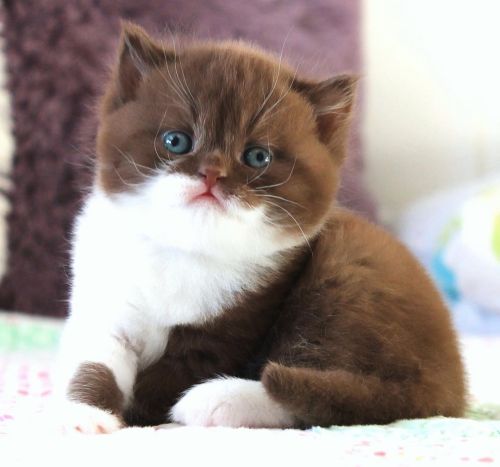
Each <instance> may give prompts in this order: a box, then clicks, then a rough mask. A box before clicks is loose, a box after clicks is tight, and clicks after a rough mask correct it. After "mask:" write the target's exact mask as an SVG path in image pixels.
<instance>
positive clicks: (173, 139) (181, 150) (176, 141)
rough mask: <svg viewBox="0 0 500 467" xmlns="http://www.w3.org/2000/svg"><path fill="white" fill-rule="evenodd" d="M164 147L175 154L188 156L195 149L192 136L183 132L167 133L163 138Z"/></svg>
mask: <svg viewBox="0 0 500 467" xmlns="http://www.w3.org/2000/svg"><path fill="white" fill-rule="evenodd" d="M161 140H162V142H163V146H164V147H165V149H166V150H167V151H170V152H172V153H174V154H187V153H188V152H191V150H192V149H193V140H192V139H191V136H189V135H188V134H186V133H184V132H183V131H176V130H174V131H166V132H165V133H163V135H162V136H161Z"/></svg>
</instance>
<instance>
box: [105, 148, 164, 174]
mask: <svg viewBox="0 0 500 467" xmlns="http://www.w3.org/2000/svg"><path fill="white" fill-rule="evenodd" d="M113 147H114V148H115V149H116V150H117V151H118V152H119V153H120V154H121V155H122V156H123V157H124V158H125V159H126V160H127V161H128V162H130V163H131V164H132V165H133V166H134V168H135V170H136V171H137V173H139V174H140V175H142V176H144V177H147V176H148V175H147V174H145V173H143V172H141V171H140V170H139V167H142V168H143V169H145V170H148V171H150V172H152V173H156V171H157V167H155V168H152V167H148V166H146V165H142V164H138V163H137V162H136V161H135V160H134V159H133V158H132V157H131V156H130V155H129V154H127V153H126V152H124V151H122V150H121V149H120V148H119V147H118V146H113Z"/></svg>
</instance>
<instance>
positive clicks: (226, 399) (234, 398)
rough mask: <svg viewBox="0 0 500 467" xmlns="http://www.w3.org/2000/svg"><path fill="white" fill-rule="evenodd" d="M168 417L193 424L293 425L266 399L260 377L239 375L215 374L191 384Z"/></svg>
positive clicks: (288, 416) (289, 417)
mask: <svg viewBox="0 0 500 467" xmlns="http://www.w3.org/2000/svg"><path fill="white" fill-rule="evenodd" d="M170 418H171V419H172V421H174V422H177V423H182V424H184V425H197V426H227V427H235V428H236V427H249V428H278V427H289V426H293V417H292V416H291V415H290V414H288V413H287V412H286V411H285V410H284V409H283V408H282V407H281V406H279V405H278V404H277V403H276V402H274V401H273V400H271V399H270V397H269V396H268V395H267V393H266V391H265V389H264V387H263V386H262V384H261V383H260V381H250V380H244V379H239V378H218V379H214V380H211V381H207V382H206V383H202V384H199V385H197V386H194V387H193V388H191V389H190V390H189V391H187V392H186V393H185V394H184V396H183V397H182V398H181V399H180V400H179V401H178V402H177V404H175V405H174V407H173V408H172V410H171V412H170Z"/></svg>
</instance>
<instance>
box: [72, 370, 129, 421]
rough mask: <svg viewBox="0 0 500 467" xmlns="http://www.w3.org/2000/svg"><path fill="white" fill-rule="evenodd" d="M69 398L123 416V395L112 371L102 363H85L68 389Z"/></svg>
mask: <svg viewBox="0 0 500 467" xmlns="http://www.w3.org/2000/svg"><path fill="white" fill-rule="evenodd" d="M67 394H68V398H69V399H70V400H73V401H76V402H82V403H84V404H89V405H93V406H94V407H98V408H100V409H103V410H109V411H110V412H111V413H113V414H115V415H118V416H121V414H122V411H123V394H122V392H121V391H120V389H119V388H118V385H117V384H116V380H115V377H114V375H113V373H112V372H111V370H110V369H109V368H108V367H107V366H105V365H102V364H101V363H91V362H88V363H83V364H81V365H80V367H79V368H78V370H77V371H76V373H75V375H74V376H73V378H72V380H71V382H70V384H69V387H68V393H67Z"/></svg>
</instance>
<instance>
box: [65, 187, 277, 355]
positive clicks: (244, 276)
mask: <svg viewBox="0 0 500 467" xmlns="http://www.w3.org/2000/svg"><path fill="white" fill-rule="evenodd" d="M165 211H166V212H165V213H164V216H165V219H164V218H163V217H160V218H158V213H152V212H149V213H148V211H147V209H141V207H140V205H139V204H137V203H135V204H134V202H133V201H132V202H131V201H130V200H125V201H123V200H121V202H116V201H113V200H111V199H109V198H108V197H106V196H104V195H103V194H99V193H94V194H93V195H92V196H91V197H90V198H89V199H88V200H87V203H86V206H85V208H84V210H83V211H82V213H81V215H80V216H79V219H78V222H77V225H76V230H75V238H74V248H73V283H72V294H71V318H70V321H76V322H78V323H80V324H79V326H80V329H81V326H92V325H93V326H98V327H99V328H101V329H105V330H107V332H112V333H116V334H118V335H124V336H126V338H127V340H129V341H130V342H132V343H133V345H135V346H136V347H137V348H139V349H140V350H141V352H140V354H141V357H140V358H141V360H143V364H147V363H149V362H151V361H152V360H154V359H155V358H156V357H157V356H158V355H159V354H160V353H161V352H162V351H163V349H164V348H165V345H166V339H167V336H168V330H169V328H171V327H172V326H175V325H179V324H190V323H201V322H203V321H204V320H206V319H207V318H210V317H213V316H216V315H217V314H219V313H221V312H223V311H224V310H225V309H227V308H228V307H230V306H231V305H233V304H234V303H235V302H236V301H237V300H238V299H239V298H240V297H241V293H242V292H243V291H245V290H253V289H256V288H258V287H259V285H260V284H263V283H265V280H266V279H267V277H268V275H269V274H270V273H271V272H272V271H273V270H275V269H276V268H277V265H278V263H277V261H276V260H274V259H271V257H272V255H269V254H268V253H269V245H268V244H266V245H262V246H263V249H262V250H263V251H264V252H265V253H267V254H263V255H262V256H259V255H255V254H252V251H257V250H256V248H255V245H253V246H252V245H250V246H249V245H248V244H246V243H247V242H250V241H251V240H252V235H253V236H254V237H253V238H254V240H255V238H257V243H259V235H258V234H259V233H260V235H265V231H262V230H261V231H260V232H259V229H258V225H256V226H255V229H256V230H255V231H254V232H252V226H250V227H249V226H248V225H244V223H242V225H241V231H240V232H238V225H237V223H236V226H235V222H230V223H227V225H226V224H225V221H222V222H219V221H216V222H215V221H214V220H213V219H210V218H206V217H205V218H197V217H195V218H194V221H193V219H191V223H190V228H191V229H193V230H195V231H196V230H197V232H196V235H198V236H200V237H202V236H203V235H208V236H210V235H211V233H210V232H209V231H207V227H206V226H205V225H202V224H203V223H209V224H208V230H210V229H212V230H215V229H217V230H218V232H219V234H218V236H217V242H214V243H217V244H215V245H213V246H212V247H211V245H210V242H208V243H206V242H205V245H206V246H205V247H203V248H201V249H200V248H197V246H196V245H192V248H189V245H187V248H186V245H185V244H184V245H182V248H179V247H178V246H177V245H176V244H175V241H176V239H177V238H182V236H181V235H179V232H178V231H179V229H183V228H186V227H185V226H183V223H184V224H186V225H188V222H189V220H186V219H182V215H183V214H182V212H181V213H180V215H179V212H174V213H172V212H169V210H168V209H166V210H165ZM176 214H177V215H178V216H177V217H176V216H175V215H176ZM199 219H200V221H201V224H197V222H198V220H199ZM150 224H151V225H150ZM153 224H154V225H153ZM158 224H160V225H158ZM213 224H215V225H213ZM171 231H175V236H176V237H175V238H174V240H172V238H169V235H170V232H171ZM151 232H152V233H153V234H152V235H150V233H151ZM158 232H165V237H166V238H167V240H166V241H165V242H162V241H161V239H160V238H159V236H158ZM228 232H229V233H230V235H231V236H232V238H226V239H225V238H224V235H227V234H228ZM185 238H188V239H194V240H189V241H195V239H196V236H195V235H193V232H191V231H190V232H186V235H185ZM183 241H184V240H183ZM224 241H226V242H228V250H229V251H231V254H229V255H228V254H226V253H227V252H226V250H225V249H224V251H222V252H221V254H217V251H218V250H217V248H219V249H220V248H221V244H222V245H223V244H224ZM172 243H173V245H172ZM199 243H201V244H203V239H202V238H200V242H199ZM268 243H269V242H268ZM277 249H278V248H277ZM239 251H241V254H238V252H239Z"/></svg>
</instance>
